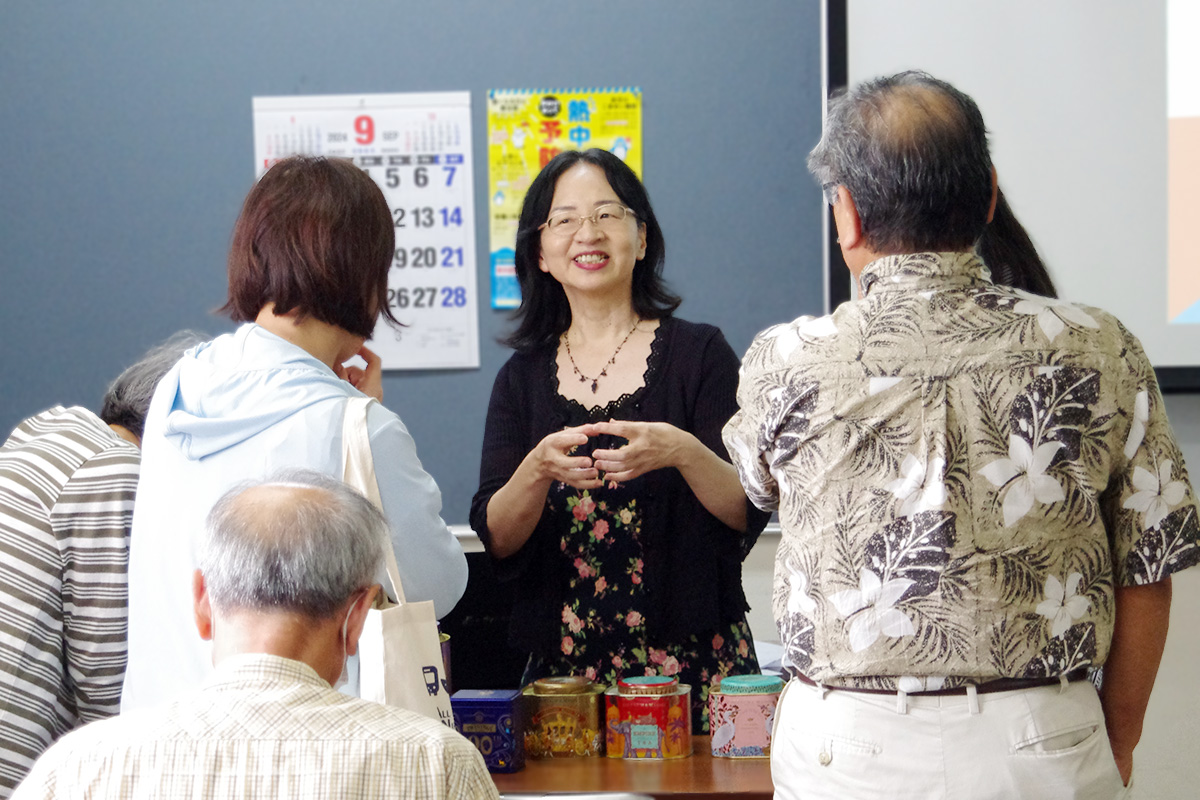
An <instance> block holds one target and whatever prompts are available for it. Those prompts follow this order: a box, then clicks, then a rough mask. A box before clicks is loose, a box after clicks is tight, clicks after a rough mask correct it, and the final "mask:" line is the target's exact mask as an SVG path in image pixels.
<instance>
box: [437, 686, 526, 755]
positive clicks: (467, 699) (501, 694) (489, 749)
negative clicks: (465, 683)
mask: <svg viewBox="0 0 1200 800" xmlns="http://www.w3.org/2000/svg"><path fill="white" fill-rule="evenodd" d="M524 705H525V704H524V703H522V702H521V690H520V689H460V690H459V691H457V692H455V693H454V694H453V695H451V697H450V707H451V708H453V709H454V727H455V728H457V729H458V732H459V733H461V734H462V735H463V736H465V737H467V738H468V739H470V740H471V743H472V744H474V745H475V747H476V749H478V750H479V752H480V753H481V754H482V755H483V763H484V764H487V768H488V770H489V771H491V772H516V771H517V770H519V769H521V768H523V767H524V766H525V715H524V713H523V711H524Z"/></svg>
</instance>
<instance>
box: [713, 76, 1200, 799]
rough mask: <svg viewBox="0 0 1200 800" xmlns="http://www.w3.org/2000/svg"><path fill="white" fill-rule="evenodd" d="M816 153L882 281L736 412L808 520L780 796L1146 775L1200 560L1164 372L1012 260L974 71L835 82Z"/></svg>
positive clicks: (789, 618) (752, 467) (788, 541)
mask: <svg viewBox="0 0 1200 800" xmlns="http://www.w3.org/2000/svg"><path fill="white" fill-rule="evenodd" d="M809 166H810V169H812V171H813V172H814V174H815V175H816V177H817V179H818V180H819V181H820V182H821V184H822V186H823V188H824V190H825V192H826V195H827V197H829V198H830V200H831V201H832V203H833V211H834V218H835V221H836V224H837V229H838V235H839V241H840V244H841V249H842V253H843V255H844V257H845V261H846V264H847V265H848V266H849V268H850V271H851V273H852V274H853V275H854V276H855V278H856V279H857V280H858V285H859V295H860V299H858V300H856V301H853V302H849V303H845V304H843V305H841V306H840V307H839V308H838V309H837V310H835V311H834V312H833V314H831V315H829V316H826V317H821V318H812V317H801V318H800V319H797V320H796V321H794V322H792V323H790V324H786V325H778V326H776V327H773V328H770V329H768V330H766V331H764V332H763V333H761V334H760V335H759V336H758V337H757V338H756V339H755V341H754V343H753V344H752V345H751V347H750V350H749V351H748V352H747V354H746V357H745V359H744V361H743V365H742V375H741V385H740V388H739V392H738V400H739V402H740V405H741V411H740V412H739V413H738V414H737V415H736V416H735V417H734V418H733V419H732V420H730V422H729V424H728V425H727V426H726V428H725V432H724V438H725V442H726V445H727V446H728V448H729V452H730V455H731V456H732V457H733V462H734V464H735V465H736V466H737V468H738V470H739V472H740V474H741V477H742V482H743V484H744V485H745V487H746V490H747V492H748V494H749V497H750V498H751V500H753V501H754V502H755V503H756V504H757V505H759V506H760V507H762V508H772V509H776V508H777V509H778V510H779V516H780V522H781V525H782V527H783V538H782V541H781V543H780V546H779V550H778V555H777V558H776V569H775V587H774V596H773V606H774V615H775V618H776V622H777V623H778V626H779V633H780V637H781V641H782V642H783V644H784V648H785V653H786V655H785V659H786V660H785V663H786V664H789V665H790V668H791V669H792V671H793V674H795V675H798V676H799V677H797V678H796V679H795V680H793V681H792V682H791V683H790V684H789V686H788V689H787V691H786V692H785V694H784V697H783V699H782V700H781V703H780V707H779V711H778V714H779V719H778V722H777V728H776V733H775V739H774V740H773V742H772V754H771V757H772V774H773V778H774V780H775V785H776V791H777V794H776V797H793V796H800V794H801V793H802V795H803V796H804V797H805V798H809V797H826V796H829V797H839V798H847V797H873V796H880V797H882V796H886V797H893V798H895V797H909V796H912V797H970V798H980V797H1055V798H1060V797H1120V796H1122V795H1123V794H1124V793H1125V792H1126V791H1127V788H1126V784H1128V782H1129V779H1130V776H1131V771H1132V754H1133V748H1134V746H1135V745H1136V744H1137V741H1138V738H1139V736H1140V734H1141V727H1142V720H1143V717H1144V714H1145V709H1146V704H1147V702H1148V700H1149V696H1150V690H1151V688H1152V686H1153V682H1154V677H1155V673H1156V672H1157V669H1158V663H1159V660H1160V658H1161V655H1162V649H1163V645H1164V642H1165V639H1166V632H1167V620H1168V615H1169V612H1170V602H1171V583H1170V575H1171V574H1172V573H1173V572H1176V571H1178V570H1181V569H1184V568H1186V567H1190V566H1193V565H1195V564H1196V563H1197V562H1200V543H1198V540H1200V527H1198V526H1197V521H1196V513H1197V507H1196V500H1195V497H1194V496H1193V493H1192V489H1191V486H1190V484H1189V482H1188V478H1187V474H1186V472H1185V470H1184V465H1183V460H1182V458H1181V456H1180V452H1179V448H1178V446H1177V444H1176V442H1175V439H1174V436H1173V434H1172V433H1171V430H1170V427H1169V425H1168V423H1167V419H1166V416H1165V413H1164V410H1163V402H1162V397H1161V395H1160V394H1159V390H1158V385H1157V383H1156V381H1155V376H1154V371H1153V369H1152V367H1151V366H1150V364H1149V363H1148V362H1147V360H1146V357H1145V355H1144V354H1143V352H1142V349H1141V346H1140V345H1139V344H1138V341H1137V339H1135V338H1134V337H1133V335H1131V334H1130V333H1129V332H1128V331H1127V330H1125V328H1124V327H1122V325H1121V323H1120V322H1118V321H1117V320H1116V319H1114V318H1113V317H1112V316H1110V315H1108V314H1106V313H1105V312H1103V311H1100V310H1098V309H1094V308H1088V307H1084V306H1079V305H1072V304H1068V303H1064V302H1059V301H1055V300H1050V299H1047V298H1042V297H1038V296H1035V295H1030V294H1026V293H1023V292H1020V291H1016V290H1012V289H1009V288H1007V287H1002V286H997V285H995V284H993V283H992V282H991V280H990V275H989V273H988V270H987V267H986V266H985V265H984V264H983V262H982V261H980V260H979V258H978V257H977V256H976V255H975V254H974V248H973V245H974V242H975V241H977V240H978V238H979V236H980V234H981V233H982V232H983V229H984V226H985V225H986V223H987V222H988V221H990V219H991V215H992V210H993V209H994V207H995V197H996V194H995V192H996V188H995V187H996V179H995V170H994V169H993V168H992V165H991V159H990V156H989V154H988V149H987V138H986V130H985V128H984V124H983V119H982V116H981V115H980V114H979V110H978V108H977V107H976V106H975V104H974V102H973V101H971V99H970V98H969V97H967V96H966V95H963V94H961V93H960V92H958V91H957V90H955V89H954V88H953V87H951V86H949V85H948V84H945V83H942V82H941V81H937V80H935V79H933V78H931V77H930V76H928V75H925V74H923V73H904V74H901V75H897V76H892V77H890V78H883V79H878V80H875V81H870V82H867V83H866V84H863V85H861V86H859V87H856V88H854V89H853V90H851V91H850V92H849V93H848V94H846V95H844V96H842V97H840V98H835V99H834V100H833V101H832V102H831V105H830V110H829V117H828V119H827V122H826V130H825V134H824V137H823V138H822V141H821V143H820V144H819V145H818V146H817V147H816V148H815V149H814V150H813V152H812V154H811V155H810V157H809ZM1101 665H1103V666H1104V670H1103V673H1102V675H1103V680H1102V688H1101V689H1100V691H1099V695H1098V696H1097V692H1096V689H1095V688H1094V685H1093V684H1092V683H1091V682H1089V681H1087V680H1079V678H1081V677H1082V676H1084V675H1086V674H1087V673H1088V672H1089V670H1094V668H1096V667H1099V666H1101ZM814 685H815V688H814ZM1106 729H1107V731H1106ZM1106 732H1107V738H1106V737H1105V733H1106Z"/></svg>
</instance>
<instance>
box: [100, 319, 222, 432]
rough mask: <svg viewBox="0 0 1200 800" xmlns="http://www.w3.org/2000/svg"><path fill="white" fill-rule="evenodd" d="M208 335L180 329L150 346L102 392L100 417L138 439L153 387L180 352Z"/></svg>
mask: <svg viewBox="0 0 1200 800" xmlns="http://www.w3.org/2000/svg"><path fill="white" fill-rule="evenodd" d="M207 339H208V337H207V336H205V335H204V334H202V333H197V332H196V331H179V332H178V333H174V334H172V335H171V337H170V338H169V339H167V340H166V341H165V342H163V343H162V344H159V345H155V346H154V347H152V348H150V351H149V352H147V353H146V355H144V356H142V357H141V358H140V359H138V361H137V363H135V364H133V365H131V366H129V367H126V369H125V371H124V372H122V373H121V374H120V375H118V376H117V378H116V380H114V381H113V382H112V383H110V384H109V386H108V391H106V392H105V393H104V401H103V403H102V404H101V406H100V419H102V420H104V423H105V424H106V425H120V426H121V427H123V428H125V429H126V430H128V431H129V432H130V433H132V434H133V435H134V436H136V437H138V438H139V439H141V438H142V433H143V431H144V430H145V427H146V412H148V411H149V410H150V400H151V399H152V398H153V397H154V389H155V388H156V387H157V386H158V382H159V381H160V380H162V377H163V375H166V374H167V372H168V371H169V370H170V369H171V367H173V366H175V365H176V364H177V363H178V362H179V359H181V358H183V354H184V353H186V352H187V351H188V350H190V349H191V348H193V347H195V346H196V345H198V344H201V343H203V342H204V341H206V340H207Z"/></svg>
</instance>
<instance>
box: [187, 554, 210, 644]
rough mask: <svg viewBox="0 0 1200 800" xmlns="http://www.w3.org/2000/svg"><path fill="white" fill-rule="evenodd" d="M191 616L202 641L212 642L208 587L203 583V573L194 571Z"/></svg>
mask: <svg viewBox="0 0 1200 800" xmlns="http://www.w3.org/2000/svg"><path fill="white" fill-rule="evenodd" d="M192 615H193V617H194V618H195V620H196V630H197V631H199V632H200V638H201V639H203V640H204V641H206V642H207V641H211V640H212V632H213V624H212V619H213V614H212V603H211V602H209V599H208V586H206V585H205V583H204V573H202V572H201V571H200V570H196V571H195V572H193V573H192Z"/></svg>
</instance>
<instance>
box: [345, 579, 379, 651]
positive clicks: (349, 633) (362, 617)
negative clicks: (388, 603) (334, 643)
mask: <svg viewBox="0 0 1200 800" xmlns="http://www.w3.org/2000/svg"><path fill="white" fill-rule="evenodd" d="M381 591H383V590H382V588H381V587H380V586H379V584H378V583H376V584H374V585H373V586H369V587H367V588H366V589H363V590H362V594H360V595H359V596H358V598H357V599H355V600H354V601H353V603H352V604H351V606H350V612H349V614H348V615H347V616H346V655H348V656H352V655H355V654H356V653H357V652H358V637H359V636H362V631H363V626H364V625H366V624H367V612H368V611H370V610H371V606H373V605H375V595H376V594H378V593H379V592H381Z"/></svg>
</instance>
